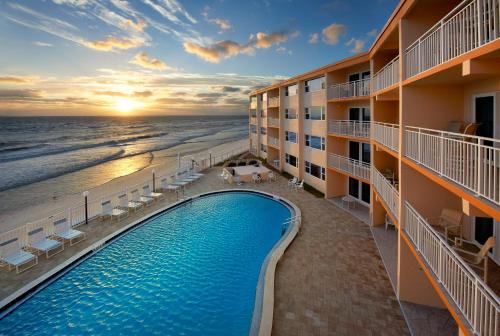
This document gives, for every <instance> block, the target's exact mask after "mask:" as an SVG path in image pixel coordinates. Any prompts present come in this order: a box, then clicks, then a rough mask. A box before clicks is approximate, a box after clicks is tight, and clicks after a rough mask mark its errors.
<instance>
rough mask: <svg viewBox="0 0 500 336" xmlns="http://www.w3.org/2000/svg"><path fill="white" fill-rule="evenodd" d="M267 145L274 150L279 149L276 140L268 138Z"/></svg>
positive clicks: (278, 142) (277, 140) (278, 143)
mask: <svg viewBox="0 0 500 336" xmlns="http://www.w3.org/2000/svg"><path fill="white" fill-rule="evenodd" d="M267 145H268V146H273V147H274V148H277V149H279V148H280V141H279V139H278V138H275V137H271V136H268V137H267Z"/></svg>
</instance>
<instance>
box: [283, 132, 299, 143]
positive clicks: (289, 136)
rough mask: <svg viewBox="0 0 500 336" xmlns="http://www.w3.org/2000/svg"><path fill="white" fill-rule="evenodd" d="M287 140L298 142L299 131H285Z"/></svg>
mask: <svg viewBox="0 0 500 336" xmlns="http://www.w3.org/2000/svg"><path fill="white" fill-rule="evenodd" d="M285 140H286V141H290V142H293V143H297V133H295V132H290V131H285Z"/></svg>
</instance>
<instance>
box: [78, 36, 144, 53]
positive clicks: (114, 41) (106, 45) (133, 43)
mask: <svg viewBox="0 0 500 336" xmlns="http://www.w3.org/2000/svg"><path fill="white" fill-rule="evenodd" d="M83 43H84V45H85V46H86V47H89V48H92V49H96V50H101V51H113V50H114V49H132V48H137V47H140V46H142V45H143V44H144V41H143V40H140V39H135V38H134V39H128V38H125V39H121V38H118V37H114V36H108V37H107V38H105V39H104V40H97V41H85V42H83Z"/></svg>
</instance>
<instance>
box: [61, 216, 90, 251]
mask: <svg viewBox="0 0 500 336" xmlns="http://www.w3.org/2000/svg"><path fill="white" fill-rule="evenodd" d="M53 224H54V237H56V238H59V239H61V240H62V241H63V243H64V242H66V241H68V242H69V246H73V245H75V244H78V243H79V242H81V241H83V240H85V238H87V234H86V233H85V232H83V231H78V230H75V229H73V228H71V226H70V224H69V222H68V220H67V219H66V218H61V219H59V220H56V221H54V222H53Z"/></svg>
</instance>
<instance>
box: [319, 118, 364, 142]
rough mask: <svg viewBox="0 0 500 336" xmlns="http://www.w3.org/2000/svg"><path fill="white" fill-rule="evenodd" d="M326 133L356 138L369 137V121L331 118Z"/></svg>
mask: <svg viewBox="0 0 500 336" xmlns="http://www.w3.org/2000/svg"><path fill="white" fill-rule="evenodd" d="M328 133H329V134H338V135H344V136H352V137H357V138H369V137H370V122H369V121H356V120H332V121H330V122H328Z"/></svg>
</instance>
